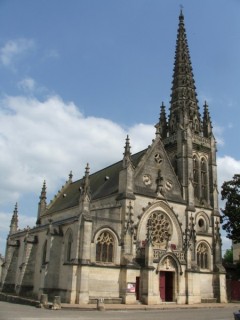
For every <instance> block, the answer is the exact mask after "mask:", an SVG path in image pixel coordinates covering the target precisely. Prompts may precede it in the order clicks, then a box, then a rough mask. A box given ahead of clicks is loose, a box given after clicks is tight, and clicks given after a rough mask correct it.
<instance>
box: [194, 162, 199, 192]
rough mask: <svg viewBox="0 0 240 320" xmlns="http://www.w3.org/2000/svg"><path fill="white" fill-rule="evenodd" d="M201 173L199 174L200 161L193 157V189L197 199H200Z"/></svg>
mask: <svg viewBox="0 0 240 320" xmlns="http://www.w3.org/2000/svg"><path fill="white" fill-rule="evenodd" d="M198 175H199V173H198V159H197V157H196V156H193V188H194V196H195V198H199V176H198Z"/></svg>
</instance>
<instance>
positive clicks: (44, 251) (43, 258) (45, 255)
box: [42, 240, 47, 264]
mask: <svg viewBox="0 0 240 320" xmlns="http://www.w3.org/2000/svg"><path fill="white" fill-rule="evenodd" d="M46 262H47V240H46V241H45V242H44V245H43V251H42V264H46Z"/></svg>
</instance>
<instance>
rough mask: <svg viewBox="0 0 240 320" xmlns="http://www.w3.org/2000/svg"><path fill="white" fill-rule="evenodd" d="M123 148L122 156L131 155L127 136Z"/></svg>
mask: <svg viewBox="0 0 240 320" xmlns="http://www.w3.org/2000/svg"><path fill="white" fill-rule="evenodd" d="M124 148H125V151H124V156H127V155H131V152H130V149H131V146H130V139H129V136H128V135H127V138H126V143H125V147H124Z"/></svg>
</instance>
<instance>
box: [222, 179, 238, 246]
mask: <svg viewBox="0 0 240 320" xmlns="http://www.w3.org/2000/svg"><path fill="white" fill-rule="evenodd" d="M221 195H222V200H226V203H225V208H224V209H221V211H222V217H221V218H222V228H223V230H225V231H226V232H227V237H228V238H229V239H232V240H233V242H234V243H236V242H240V174H235V175H234V176H233V178H232V180H230V181H225V182H224V183H223V185H222V192H221Z"/></svg>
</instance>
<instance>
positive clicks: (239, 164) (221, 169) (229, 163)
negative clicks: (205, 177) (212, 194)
mask: <svg viewBox="0 0 240 320" xmlns="http://www.w3.org/2000/svg"><path fill="white" fill-rule="evenodd" d="M217 165H218V185H219V186H220V187H221V186H222V184H223V182H224V181H228V180H231V179H232V177H233V176H234V174H236V173H240V160H236V159H234V158H232V157H230V156H224V157H219V158H218V159H217Z"/></svg>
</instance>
